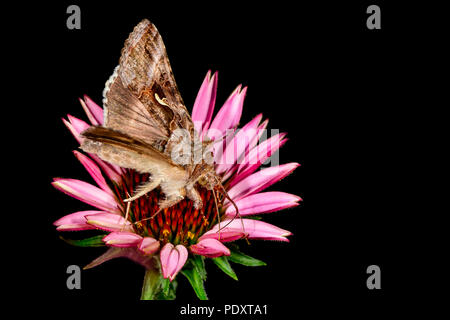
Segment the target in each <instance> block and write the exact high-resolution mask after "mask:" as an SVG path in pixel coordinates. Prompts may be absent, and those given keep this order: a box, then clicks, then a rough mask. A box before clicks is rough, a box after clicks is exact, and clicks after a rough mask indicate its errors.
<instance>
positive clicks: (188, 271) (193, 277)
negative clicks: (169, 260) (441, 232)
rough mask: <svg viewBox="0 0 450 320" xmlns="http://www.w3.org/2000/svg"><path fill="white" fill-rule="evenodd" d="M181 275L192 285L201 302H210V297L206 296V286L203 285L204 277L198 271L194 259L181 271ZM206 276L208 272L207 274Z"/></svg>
mask: <svg viewBox="0 0 450 320" xmlns="http://www.w3.org/2000/svg"><path fill="white" fill-rule="evenodd" d="M181 274H182V275H184V276H185V277H186V278H187V279H188V280H189V283H190V284H191V286H192V288H193V289H194V292H195V294H196V295H197V297H198V298H199V299H200V300H208V296H207V295H206V291H205V286H204V284H203V279H202V275H201V274H200V272H199V271H198V269H197V268H196V267H195V266H194V262H192V259H190V261H189V262H188V263H187V264H186V265H185V267H184V268H183V270H181ZM205 275H206V272H205Z"/></svg>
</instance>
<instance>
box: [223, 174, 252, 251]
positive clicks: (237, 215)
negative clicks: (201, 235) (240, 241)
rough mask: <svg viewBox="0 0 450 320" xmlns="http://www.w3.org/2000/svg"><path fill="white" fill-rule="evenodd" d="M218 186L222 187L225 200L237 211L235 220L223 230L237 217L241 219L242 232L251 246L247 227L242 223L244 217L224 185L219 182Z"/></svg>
mask: <svg viewBox="0 0 450 320" xmlns="http://www.w3.org/2000/svg"><path fill="white" fill-rule="evenodd" d="M217 182H218V185H219V186H220V188H221V189H222V194H223V195H224V196H225V198H227V199H228V201H230V202H231V204H232V205H233V207H234V209H235V210H236V214H235V215H234V217H233V219H231V221H230V222H228V223H227V224H226V225H225V226H224V227H223V228H222V229H224V228H226V227H227V226H228V225H229V224H230V223H231V222H232V221H233V220H234V219H236V217H239V219H241V224H242V231H243V232H244V234H245V239H246V240H247V243H248V244H250V242H249V241H248V239H247V236H248V234H247V233H246V232H245V227H244V222H243V221H242V216H241V214H240V213H239V208H238V207H237V205H236V203H234V201H233V200H232V199H231V198H230V196H229V195H228V192H227V190H225V188H224V187H223V185H222V183H221V182H220V181H218V180H217Z"/></svg>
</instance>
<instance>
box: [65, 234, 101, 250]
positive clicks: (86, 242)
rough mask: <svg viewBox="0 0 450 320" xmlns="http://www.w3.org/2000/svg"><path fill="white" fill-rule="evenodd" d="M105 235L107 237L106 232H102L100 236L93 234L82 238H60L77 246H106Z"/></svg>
mask: <svg viewBox="0 0 450 320" xmlns="http://www.w3.org/2000/svg"><path fill="white" fill-rule="evenodd" d="M104 237H105V235H104V234H100V235H98V236H93V237H90V238H86V239H81V240H73V239H66V238H63V237H61V236H60V237H59V238H60V239H61V240H63V241H64V242H66V243H68V244H71V245H73V246H76V247H104V246H105V243H104V242H103V238H104Z"/></svg>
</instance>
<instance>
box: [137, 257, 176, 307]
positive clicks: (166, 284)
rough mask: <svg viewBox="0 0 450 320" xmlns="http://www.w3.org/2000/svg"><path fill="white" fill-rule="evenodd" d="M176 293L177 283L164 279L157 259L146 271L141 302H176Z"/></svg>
mask: <svg viewBox="0 0 450 320" xmlns="http://www.w3.org/2000/svg"><path fill="white" fill-rule="evenodd" d="M176 291H177V281H176V280H175V279H174V280H173V281H172V282H170V281H169V279H164V278H163V276H162V274H161V272H160V268H159V263H158V262H157V261H156V259H155V260H154V263H153V264H152V266H151V267H150V268H148V269H146V271H145V277H144V284H143V285H142V293H141V300H175V298H176Z"/></svg>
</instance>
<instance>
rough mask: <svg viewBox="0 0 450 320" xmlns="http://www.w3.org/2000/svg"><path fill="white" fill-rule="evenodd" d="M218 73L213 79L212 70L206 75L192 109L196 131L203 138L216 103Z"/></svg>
mask: <svg viewBox="0 0 450 320" xmlns="http://www.w3.org/2000/svg"><path fill="white" fill-rule="evenodd" d="M217 80H218V73H217V72H215V73H214V75H213V76H212V77H211V70H210V71H208V73H207V74H206V77H205V80H203V83H202V86H201V87H200V90H199V92H198V94H197V98H196V99H195V103H194V108H193V109H192V121H193V122H194V125H195V130H197V132H198V133H199V134H200V135H202V136H203V134H204V132H206V130H208V128H209V123H210V122H211V118H212V114H213V112H214V105H215V103H216V94H217Z"/></svg>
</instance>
